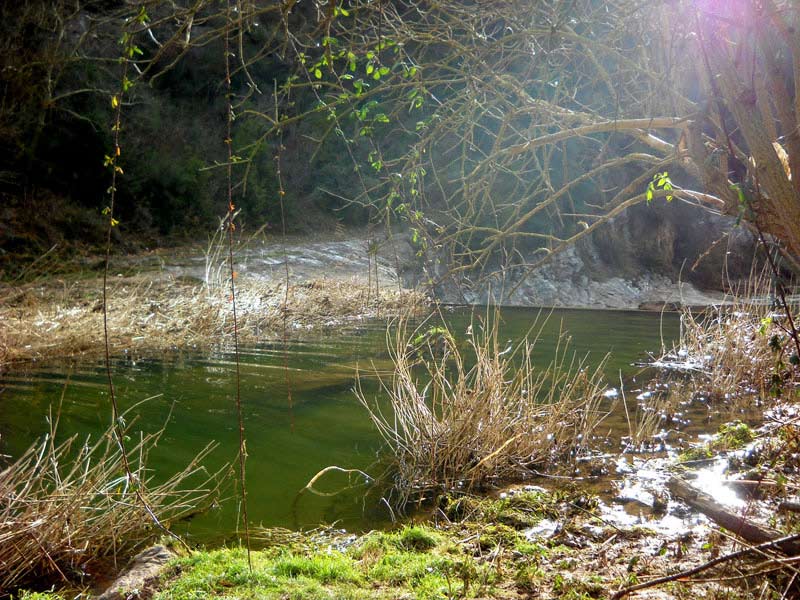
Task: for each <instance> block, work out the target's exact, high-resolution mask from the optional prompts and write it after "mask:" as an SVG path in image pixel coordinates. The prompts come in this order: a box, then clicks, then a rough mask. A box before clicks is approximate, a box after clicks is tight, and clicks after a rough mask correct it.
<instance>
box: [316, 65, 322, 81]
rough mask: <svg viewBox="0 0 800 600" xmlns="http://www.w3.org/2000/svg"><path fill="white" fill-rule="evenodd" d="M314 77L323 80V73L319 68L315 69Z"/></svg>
mask: <svg viewBox="0 0 800 600" xmlns="http://www.w3.org/2000/svg"><path fill="white" fill-rule="evenodd" d="M314 77H316V78H317V79H322V71H321V70H320V68H319V67H317V68H315V69H314Z"/></svg>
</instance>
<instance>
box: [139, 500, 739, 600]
mask: <svg viewBox="0 0 800 600" xmlns="http://www.w3.org/2000/svg"><path fill="white" fill-rule="evenodd" d="M544 520H548V521H555V522H557V523H558V528H557V530H556V531H555V533H553V534H552V535H551V536H550V537H541V536H537V535H536V534H534V533H533V531H534V530H535V528H536V527H537V526H539V525H541V524H542V523H543V522H544ZM704 543H707V540H706V539H700V538H699V537H698V538H696V539H695V538H686V537H683V538H682V541H681V542H680V543H673V540H670V539H666V538H662V537H659V536H656V535H655V534H654V533H653V532H651V531H648V530H646V529H642V528H637V527H634V528H630V529H629V530H626V531H621V530H618V529H616V528H615V527H614V526H613V525H609V524H606V523H604V522H603V520H602V518H601V516H600V514H599V513H598V509H597V504H596V502H595V501H594V499H592V498H590V497H587V496H586V495H585V494H583V493H577V492H575V493H571V492H559V493H545V492H539V491H524V490H523V491H518V492H517V493H509V494H505V495H504V496H503V497H502V498H498V499H489V498H470V497H462V498H459V499H444V500H442V501H441V502H440V503H439V509H438V510H437V512H436V514H435V516H434V518H432V519H431V520H430V521H428V522H426V523H424V524H413V525H412V524H407V525H405V526H403V527H401V528H399V529H397V530H395V531H391V532H377V531H373V532H370V533H367V534H365V535H362V536H360V537H359V538H357V539H356V540H355V541H352V542H348V543H346V544H341V543H339V540H337V539H336V537H335V536H334V537H331V536H322V537H318V536H310V537H308V538H307V539H304V540H296V541H294V542H292V543H290V544H288V545H286V544H284V545H281V546H276V547H272V548H267V549H264V550H259V551H256V552H253V554H252V565H253V569H252V572H251V571H250V570H249V569H248V564H247V554H246V552H245V551H244V550H243V549H241V548H231V549H219V550H211V551H204V552H195V553H193V554H192V555H191V556H187V557H184V558H179V559H176V561H175V562H174V563H173V564H172V565H171V567H170V569H169V570H168V572H167V573H166V575H165V576H164V579H163V581H162V582H161V584H160V587H159V589H158V591H157V592H156V593H155V595H154V596H153V597H154V598H156V599H158V600H194V599H198V598H211V597H214V598H226V599H230V600H239V599H241V600H249V599H255V598H259V599H261V598H264V599H276V600H277V599H281V600H288V599H298V600H299V599H304V600H305V599H310V600H315V599H320V600H323V599H353V600H357V599H370V600H382V599H409V600H412V599H419V600H439V599H442V600H446V599H453V598H496V599H499V600H510V599H515V598H566V599H573V600H577V599H590V598H605V597H608V595H609V593H610V592H611V591H613V590H616V589H619V588H621V587H624V586H625V585H627V584H629V583H632V582H636V581H638V580H640V579H642V578H649V577H651V576H658V575H663V574H664V573H666V572H669V571H671V570H676V569H679V568H684V567H685V566H688V565H691V564H697V563H699V562H702V561H703V560H705V559H707V558H708V550H702V545H703V544H704ZM716 550H717V551H718V550H719V547H717V548H716ZM698 591H702V593H703V594H704V595H705V597H708V598H717V597H718V598H737V597H738V596H737V593H736V592H734V591H731V590H729V589H726V590H721V588H719V586H717V585H716V584H714V585H709V584H706V585H705V586H702V588H701V589H699V588H698V586H695V587H685V586H683V585H675V586H672V587H671V588H670V589H669V591H665V592H664V594H662V595H661V596H660V597H662V598H694V597H697V596H696V594H697V593H698ZM717 592H720V593H717ZM723 592H724V593H723Z"/></svg>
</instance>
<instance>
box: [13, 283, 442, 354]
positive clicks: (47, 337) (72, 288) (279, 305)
mask: <svg viewBox="0 0 800 600" xmlns="http://www.w3.org/2000/svg"><path fill="white" fill-rule="evenodd" d="M226 281H228V280H225V279H224V278H223V279H222V280H220V281H219V282H217V284H213V285H210V286H209V285H206V284H205V283H203V284H200V283H196V282H193V281H191V280H186V279H172V278H169V277H168V276H159V277H155V278H150V277H145V276H139V277H131V278H114V280H112V281H111V282H110V283H111V285H110V286H109V291H108V296H109V307H110V312H109V315H108V319H109V323H108V328H109V336H110V340H109V342H110V345H111V348H112V350H120V349H123V348H124V349H129V350H131V351H151V350H156V351H158V350H165V349H170V348H176V347H178V348H185V347H207V346H210V345H213V344H218V343H220V342H222V343H224V342H225V340H227V339H229V338H230V337H231V336H230V334H231V332H232V328H233V323H232V319H231V314H230V285H229V284H228V285H227V289H226V286H225V282H226ZM236 289H237V292H236V295H237V298H236V302H237V309H238V312H239V314H238V318H239V332H240V339H241V341H242V342H244V343H252V342H257V341H259V340H262V339H270V337H272V338H275V337H277V336H279V335H280V332H281V331H282V328H283V321H284V320H283V312H284V311H283V309H284V306H283V305H284V296H285V294H284V291H285V284H284V283H283V282H275V281H268V280H263V279H258V278H254V277H238V278H237V285H236ZM367 294H368V289H367V285H366V282H361V281H354V280H338V279H327V280H312V281H307V282H302V283H298V284H295V285H292V287H291V294H290V295H289V302H288V305H287V307H286V311H287V313H288V315H287V316H288V318H287V322H288V328H289V330H290V332H295V333H301V332H303V331H307V330H309V329H312V328H318V327H326V326H333V325H336V324H340V323H341V322H342V321H346V320H349V319H356V318H366V317H374V316H377V314H380V315H382V316H386V315H397V314H399V313H400V312H402V311H404V310H407V309H408V307H410V306H416V305H419V306H422V305H424V304H425V303H426V301H425V298H424V296H423V295H422V294H420V293H418V292H414V291H411V290H403V291H398V290H397V289H396V288H389V287H385V288H383V289H382V290H381V295H380V298H378V299H376V298H374V294H373V297H372V298H371V300H370V302H369V304H366V303H365V299H366V298H367ZM98 300H99V298H98V297H97V287H96V282H93V281H83V282H73V283H71V284H65V285H64V286H63V287H58V286H57V285H55V284H53V283H51V284H48V285H35V284H31V285H27V286H24V287H20V288H15V289H13V290H6V293H5V294H3V293H2V290H0V365H2V364H6V363H12V362H16V361H24V360H32V359H42V358H47V357H53V356H73V355H76V354H82V353H99V352H100V351H101V350H102V345H101V341H102V331H103V323H102V315H101V313H100V312H99V311H98V310H97V309H98Z"/></svg>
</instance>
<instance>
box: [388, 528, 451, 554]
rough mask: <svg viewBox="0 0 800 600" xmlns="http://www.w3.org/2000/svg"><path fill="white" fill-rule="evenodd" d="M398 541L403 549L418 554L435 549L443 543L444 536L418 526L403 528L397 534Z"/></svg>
mask: <svg viewBox="0 0 800 600" xmlns="http://www.w3.org/2000/svg"><path fill="white" fill-rule="evenodd" d="M397 541H398V543H399V544H400V546H401V547H403V548H405V549H407V550H414V551H416V552H424V551H426V550H430V549H431V548H434V547H435V546H436V545H437V544H439V543H440V542H441V541H442V536H441V535H439V534H438V533H436V531H435V530H432V529H430V528H429V527H420V526H417V525H414V526H411V527H409V526H406V527H403V529H402V531H400V533H399V534H397Z"/></svg>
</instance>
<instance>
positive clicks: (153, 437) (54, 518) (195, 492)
mask: <svg viewBox="0 0 800 600" xmlns="http://www.w3.org/2000/svg"><path fill="white" fill-rule="evenodd" d="M128 432H130V430H128ZM159 437H160V432H158V433H155V434H150V435H141V436H139V437H138V439H137V440H135V441H134V442H129V445H128V448H127V455H128V458H129V466H130V469H131V473H132V475H133V477H132V478H131V477H128V475H127V474H126V470H125V468H124V465H123V455H122V453H121V450H120V447H119V444H118V443H117V442H116V440H115V439H114V431H113V429H112V428H111V427H110V428H109V429H108V430H107V431H106V432H105V434H104V435H102V436H100V437H98V438H97V439H95V440H91V439H89V438H86V439H79V438H78V437H77V436H73V437H71V438H69V439H67V440H65V441H61V442H57V441H56V431H55V425H54V426H53V428H52V430H51V431H50V432H49V433H48V434H47V435H45V436H44V437H43V438H42V439H41V441H39V442H37V443H35V444H33V445H31V446H30V447H29V448H28V449H27V450H26V451H25V452H24V453H23V454H22V455H21V456H20V457H19V458H17V459H16V460H15V461H14V462H13V463H11V464H10V465H8V466H7V467H6V468H5V469H3V470H2V471H0V596H2V595H3V593H10V592H12V591H13V590H14V589H16V588H17V587H19V586H22V585H26V584H36V585H39V586H41V585H42V584H44V583H45V582H49V581H53V582H59V583H69V582H78V581H81V580H82V579H83V578H84V577H85V576H86V575H87V574H89V573H92V572H93V571H96V570H97V568H98V566H100V565H101V563H103V564H104V563H105V562H108V560H109V559H111V560H113V562H114V563H115V564H118V563H117V559H118V558H119V559H120V560H125V559H127V557H128V556H130V555H131V554H132V553H133V552H134V551H135V550H137V549H138V548H140V547H141V546H142V545H144V544H146V543H148V542H152V541H153V540H154V539H156V538H158V537H159V536H160V535H161V534H162V531H161V530H160V529H159V528H158V527H156V526H155V525H154V523H153V519H152V517H151V514H150V513H149V512H148V509H147V507H149V508H151V509H152V510H153V511H155V512H156V513H157V514H158V516H159V519H160V520H161V522H162V523H164V524H165V525H166V524H169V523H174V522H175V521H176V520H179V519H181V518H186V517H189V516H191V515H193V514H195V513H197V512H199V511H200V510H202V509H203V507H205V506H208V504H209V503H210V501H211V499H212V497H213V496H214V495H215V494H216V491H217V487H218V479H217V478H216V477H215V476H209V475H208V474H207V473H206V472H205V470H204V469H203V468H202V467H201V466H200V463H201V461H202V460H203V459H204V457H205V456H206V455H207V454H208V452H209V451H210V450H211V449H212V445H209V446H207V447H206V448H205V449H204V450H203V451H202V452H200V453H199V454H198V455H197V456H196V457H195V458H194V459H193V460H192V461H190V462H189V464H187V465H186V467H184V468H183V469H182V470H181V471H179V472H177V473H175V474H174V475H172V476H171V477H169V478H168V479H167V480H166V481H164V482H163V483H158V484H156V483H154V482H153V481H152V480H151V477H150V475H149V473H148V471H147V469H146V464H147V456H148V453H149V452H150V450H151V449H152V448H153V447H154V446H155V444H156V443H157V442H158V439H159ZM139 489H141V490H145V489H146V492H144V491H142V493H145V494H146V496H147V505H146V506H145V505H144V504H143V503H142V502H140V501H139V499H138V498H137V493H138V490H139ZM119 566H121V564H120V565H119Z"/></svg>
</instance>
